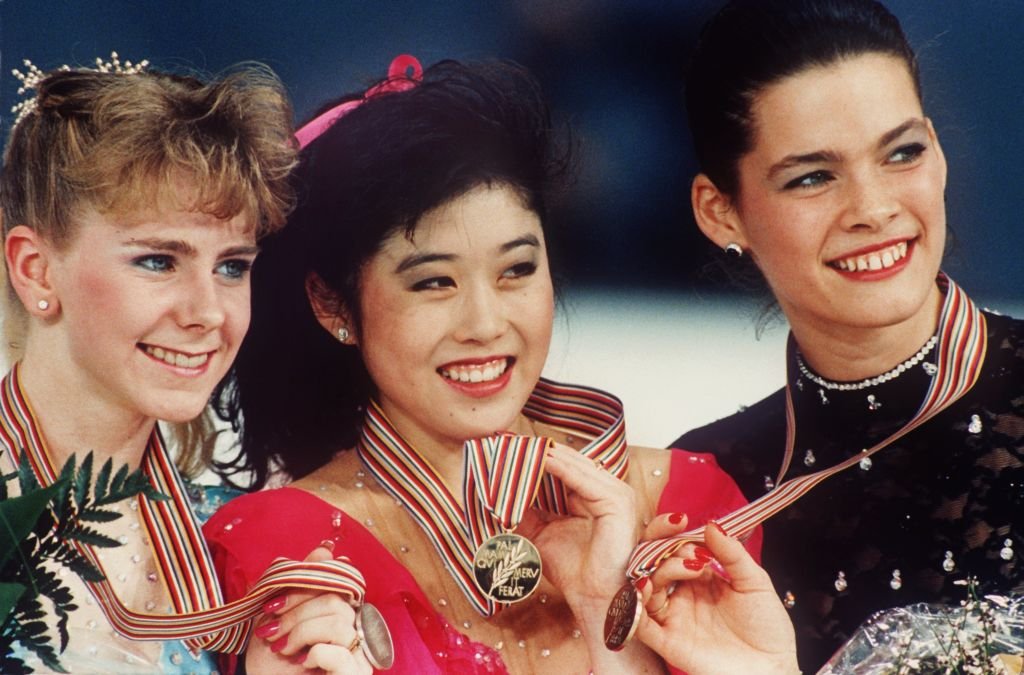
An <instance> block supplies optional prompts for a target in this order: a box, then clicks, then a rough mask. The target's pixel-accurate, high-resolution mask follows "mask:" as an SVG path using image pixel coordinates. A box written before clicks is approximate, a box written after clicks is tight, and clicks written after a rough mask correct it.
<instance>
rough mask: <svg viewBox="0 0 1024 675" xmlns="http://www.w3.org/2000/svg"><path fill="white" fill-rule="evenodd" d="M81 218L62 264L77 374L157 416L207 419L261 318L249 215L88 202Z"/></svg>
mask: <svg viewBox="0 0 1024 675" xmlns="http://www.w3.org/2000/svg"><path fill="white" fill-rule="evenodd" d="M74 225H75V234H74V236H73V237H72V240H71V241H70V242H68V243H67V244H66V245H65V246H63V247H61V249H60V251H59V252H58V253H57V254H56V255H55V259H54V261H53V263H52V270H53V274H54V277H53V279H54V291H55V299H56V300H57V302H58V303H59V315H58V317H57V323H56V326H57V328H58V330H60V331H61V339H60V342H61V343H62V345H63V348H64V353H62V354H60V355H59V356H60V358H66V359H67V360H68V364H67V368H65V370H66V371H67V373H68V378H69V384H72V383H75V384H78V385H80V386H83V387H85V390H87V391H91V392H92V394H93V395H94V397H95V398H96V399H98V400H102V401H105V402H107V403H109V404H110V405H112V406H117V407H120V408H122V409H124V410H125V411H127V412H129V413H132V414H140V415H142V416H145V417H147V418H158V419H164V420H168V421H185V420H189V419H191V418H193V417H195V416H196V415H198V414H199V413H200V412H201V411H202V409H203V408H204V406H205V405H206V403H207V401H208V399H209V397H210V394H211V392H212V391H213V388H214V386H215V385H216V384H217V382H219V381H220V379H221V378H222V377H223V376H224V374H225V373H226V372H227V370H228V367H229V366H230V365H231V362H232V361H233V360H234V358H235V355H236V354H237V352H238V347H239V345H240V343H241V341H242V338H243V336H244V335H245V332H246V330H247V329H248V326H249V269H250V267H251V265H252V262H253V259H254V258H255V256H256V252H257V249H256V245H255V240H254V235H253V228H252V227H251V224H250V223H249V222H248V219H246V218H245V217H244V216H237V217H235V218H232V219H230V220H220V219H217V218H215V217H213V216H211V215H208V214H204V213H197V212H193V211H188V210H183V209H175V208H162V209H152V210H144V211H140V212H137V213H132V214H127V215H118V214H110V213H100V212H98V211H96V210H95V209H92V208H83V209H81V210H80V213H79V215H78V216H77V222H75V223H74ZM55 356H57V355H55ZM76 380H77V382H76Z"/></svg>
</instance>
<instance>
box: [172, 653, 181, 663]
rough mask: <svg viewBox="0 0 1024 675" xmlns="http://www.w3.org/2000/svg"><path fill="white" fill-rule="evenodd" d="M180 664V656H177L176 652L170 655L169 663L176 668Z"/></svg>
mask: <svg viewBox="0 0 1024 675" xmlns="http://www.w3.org/2000/svg"><path fill="white" fill-rule="evenodd" d="M181 662H182V658H181V654H179V653H177V652H175V653H173V654H171V663H173V664H174V665H176V666H180V665H181Z"/></svg>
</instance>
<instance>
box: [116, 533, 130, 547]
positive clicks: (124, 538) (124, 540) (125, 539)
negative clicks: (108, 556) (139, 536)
mask: <svg viewBox="0 0 1024 675" xmlns="http://www.w3.org/2000/svg"><path fill="white" fill-rule="evenodd" d="M117 543H118V544H121V545H122V546H124V545H125V544H127V543H128V537H127V536H126V535H123V534H122V535H121V536H120V537H118V538H117Z"/></svg>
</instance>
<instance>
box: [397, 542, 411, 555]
mask: <svg viewBox="0 0 1024 675" xmlns="http://www.w3.org/2000/svg"><path fill="white" fill-rule="evenodd" d="M398 550H399V551H401V552H402V553H408V552H409V547H408V546H406V545H405V544H402V545H401V546H399V547H398Z"/></svg>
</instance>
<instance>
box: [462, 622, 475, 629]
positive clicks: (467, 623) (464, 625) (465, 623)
mask: <svg viewBox="0 0 1024 675" xmlns="http://www.w3.org/2000/svg"><path fill="white" fill-rule="evenodd" d="M462 627H463V628H467V629H469V628H472V627H473V624H472V622H470V621H463V622H462Z"/></svg>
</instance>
